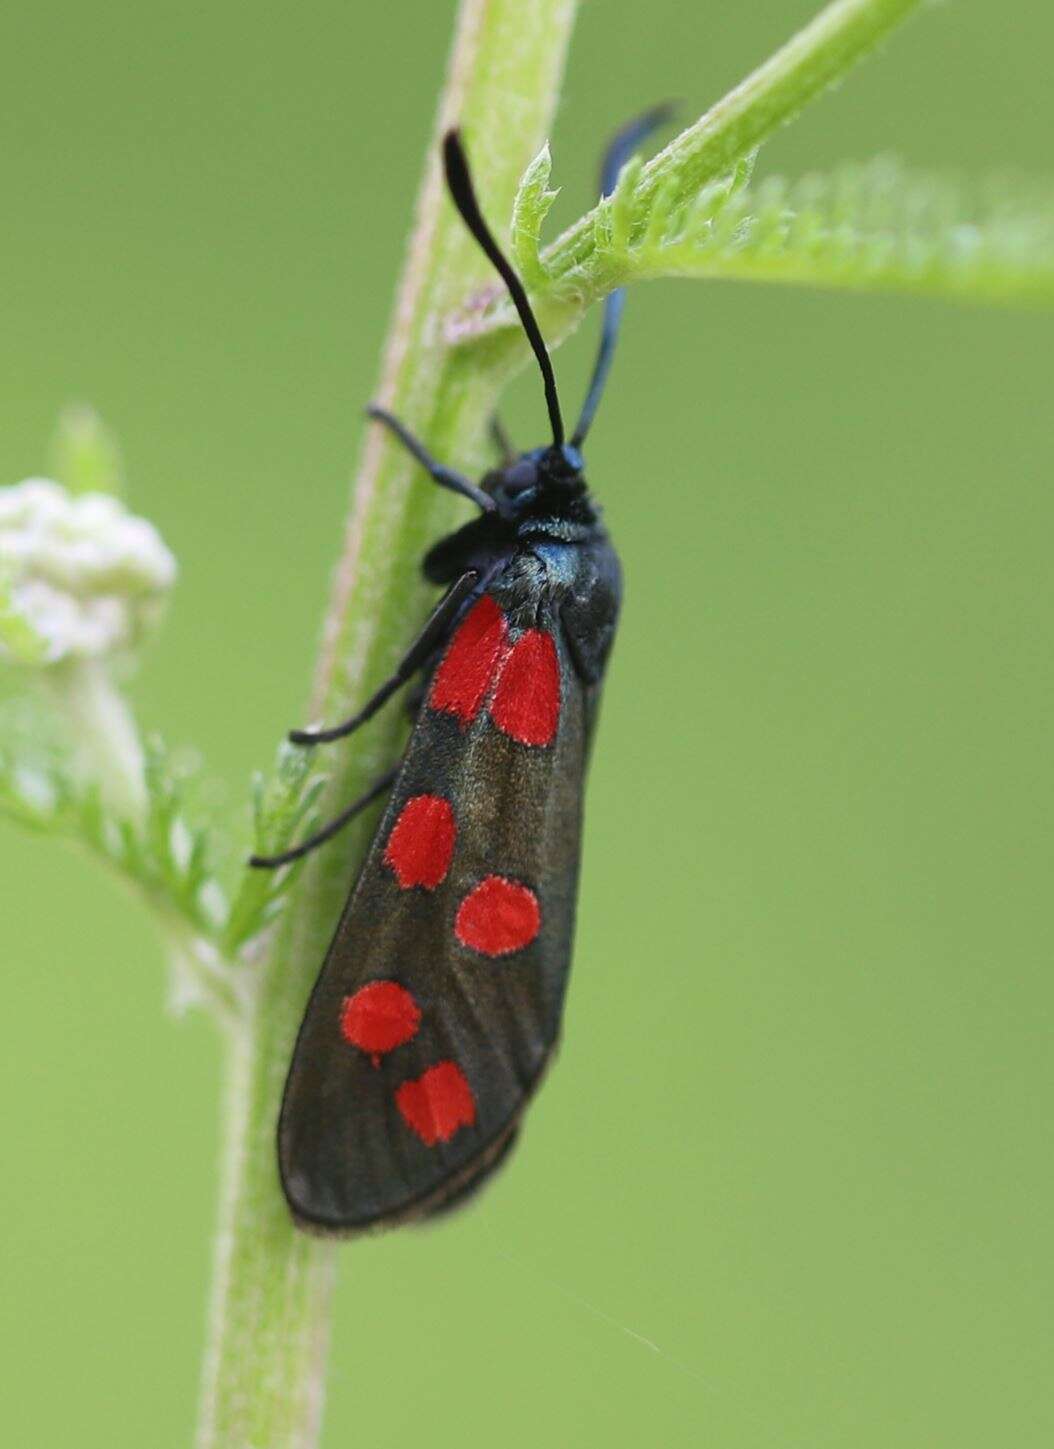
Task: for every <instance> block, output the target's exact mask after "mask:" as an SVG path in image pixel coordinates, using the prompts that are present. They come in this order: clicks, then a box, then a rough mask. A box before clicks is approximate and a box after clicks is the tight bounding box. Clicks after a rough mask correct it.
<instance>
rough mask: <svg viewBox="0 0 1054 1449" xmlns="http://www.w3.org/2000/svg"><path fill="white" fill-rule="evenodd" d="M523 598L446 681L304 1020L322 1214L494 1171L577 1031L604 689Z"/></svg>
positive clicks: (308, 1193)
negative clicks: (595, 698) (565, 1023)
mask: <svg viewBox="0 0 1054 1449" xmlns="http://www.w3.org/2000/svg"><path fill="white" fill-rule="evenodd" d="M497 592H499V594H501V593H502V591H501V590H498V591H497ZM502 597H503V603H502V604H501V605H499V604H498V603H496V602H495V599H494V598H493V597H492V596H490V595H484V596H483V598H482V599H480V600H479V601H478V602H477V603H476V604H475V605H474V606H473V609H472V610H471V612H470V613H469V614H468V616H467V617H466V618H465V620H464V621H463V622H462V624H461V625H460V626H459V629H458V631H457V633H456V634H455V636H454V639H453V640H452V642H451V644H450V646H449V647H448V649H447V652H446V655H445V656H444V659H443V661H442V662H441V664H440V665H439V667H438V669H437V671H436V673H435V676H434V677H433V679H432V681H431V684H430V687H429V693H428V696H427V697H426V700H425V703H424V705H423V707H422V710H421V714H420V716H419V718H418V721H417V723H416V725H415V728H414V731H413V735H412V738H411V741H410V745H409V748H408V750H407V754H406V759H405V761H404V764H403V768H402V770H401V773H400V776H399V779H398V781H397V783H396V786H395V788H394V790H393V792H392V796H391V799H390V801H389V804H388V807H387V809H386V811H385V815H384V818H383V820H382V822H381V825H380V828H379V830H378V833H377V835H376V837H375V839H374V842H373V845H372V846H371V849H370V853H369V855H368V857H367V860H366V863H365V866H364V867H363V871H362V874H361V877H360V879H359V881H358V884H357V886H356V888H355V891H354V892H353V894H352V896H351V899H350V901H349V903H348V905H347V907H346V909H345V912H344V915H343V917H342V919H341V922H340V925H339V926H338V928H337V932H336V935H335V936H334V939H333V942H332V945H331V946H330V949H329V952H328V954H327V956H326V960H325V963H324V965H323V968H322V972H321V974H320V976H319V979H318V982H317V984H316V986H315V989H314V992H313V994H312V997H311V1001H310V1005H309V1007H308V1011H307V1014H306V1017H305V1020H304V1024H303V1026H302V1028H301V1031H300V1036H299V1038H298V1040H297V1045H296V1050H295V1053H294V1056H293V1061H292V1066H291V1067H290V1071H289V1078H288V1081H287V1084H286V1093H285V1099H284V1102H283V1106H282V1116H281V1122H280V1126H279V1160H280V1167H281V1174H282V1182H283V1186H284V1189H285V1192H286V1196H287V1197H288V1199H289V1202H290V1205H291V1207H292V1208H293V1211H294V1213H295V1214H296V1216H297V1217H298V1218H299V1219H300V1220H301V1221H304V1222H306V1223H310V1224H314V1225H315V1226H318V1227H321V1228H331V1229H345V1230H348V1229H354V1228H363V1227H367V1226H370V1225H373V1224H376V1223H379V1222H383V1221H386V1220H396V1219H399V1218H403V1217H410V1216H414V1215H415V1214H420V1213H424V1212H427V1211H429V1210H431V1209H434V1208H436V1207H438V1206H441V1205H442V1204H443V1203H444V1202H445V1201H446V1200H447V1199H448V1198H450V1197H452V1196H453V1195H455V1194H456V1193H458V1192H459V1191H461V1190H463V1188H464V1187H465V1185H466V1184H467V1183H470V1182H471V1181H472V1180H473V1179H475V1178H478V1177H479V1176H480V1175H481V1174H482V1173H484V1172H486V1171H487V1169H488V1166H489V1164H490V1163H491V1162H492V1161H493V1160H495V1159H497V1158H498V1157H499V1156H500V1155H501V1153H502V1151H503V1148H504V1146H505V1144H506V1141H507V1139H508V1137H509V1134H510V1133H511V1132H512V1131H514V1129H515V1126H516V1123H517V1119H518V1117H519V1114H520V1112H521V1111H522V1109H523V1106H524V1104H525V1102H526V1100H527V1098H528V1097H529V1096H530V1093H531V1092H532V1090H533V1088H534V1086H535V1085H536V1083H537V1081H538V1079H539V1077H540V1075H541V1073H542V1070H543V1068H544V1066H545V1063H546V1059H547V1058H548V1056H549V1053H550V1052H551V1050H552V1047H553V1044H554V1042H555V1040H556V1037H557V1033H558V1030H559V1025H560V1015H561V1009H562V1004H563V996H564V988H565V984H566V980H567V970H568V965H569V959H570V950H571V936H572V931H573V925H574V910H575V893H576V886H577V876H578V855H579V838H580V826H581V808H582V799H581V796H582V784H583V774H584V767H585V758H586V752H587V735H588V732H589V715H590V713H591V705H592V701H591V699H590V698H589V697H588V696H590V695H591V694H592V690H591V689H588V690H587V689H586V688H585V687H584V686H583V684H582V682H581V680H580V678H579V676H578V674H577V672H576V670H575V667H574V664H573V662H572V659H571V655H570V653H569V649H568V644H567V640H566V638H565V636H564V631H563V628H562V626H561V623H560V619H559V614H558V612H557V610H556V609H555V607H554V606H552V605H551V604H550V603H549V601H548V600H547V599H546V598H545V597H540V596H537V595H535V596H533V597H531V596H530V594H528V595H527V596H526V597H525V596H524V595H523V593H522V591H521V592H520V593H519V594H518V595H517V596H516V597H514V598H511V599H510V598H508V597H505V596H504V595H502Z"/></svg>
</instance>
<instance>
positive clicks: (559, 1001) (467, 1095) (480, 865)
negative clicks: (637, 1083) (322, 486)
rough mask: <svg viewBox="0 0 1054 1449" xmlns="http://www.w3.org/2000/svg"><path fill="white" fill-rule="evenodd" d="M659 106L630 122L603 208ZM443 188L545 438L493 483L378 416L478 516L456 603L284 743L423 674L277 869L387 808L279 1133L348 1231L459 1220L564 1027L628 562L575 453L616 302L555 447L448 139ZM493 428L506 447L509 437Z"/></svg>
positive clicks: (462, 539) (313, 1216)
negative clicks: (320, 820)
mask: <svg viewBox="0 0 1054 1449" xmlns="http://www.w3.org/2000/svg"><path fill="white" fill-rule="evenodd" d="M665 115H666V108H662V109H659V110H655V111H652V112H649V113H648V114H647V115H645V116H642V117H640V118H639V119H638V120H636V121H634V122H633V123H632V124H630V125H629V126H627V127H626V128H625V129H624V130H623V131H622V132H620V133H619V135H618V136H617V137H616V138H615V140H614V141H613V143H612V145H611V147H610V148H609V151H608V153H607V155H606V157H605V160H604V166H603V172H602V178H601V186H602V190H603V191H604V192H605V193H607V192H609V191H610V190H611V189H612V187H613V186H614V183H615V180H616V179H617V176H618V172H619V170H620V169H621V167H622V165H623V164H624V162H625V161H626V159H627V158H628V157H629V155H630V154H631V152H632V151H633V149H634V148H635V147H636V145H637V144H638V142H639V141H640V140H641V139H642V138H643V137H644V136H645V135H647V133H648V132H649V131H650V130H651V129H652V128H653V127H654V126H655V125H657V124H658V123H659V122H660V121H661V120H662V119H664V118H665ZM443 160H444V164H445V169H446V180H447V186H448V188H449V191H450V195H451V197H452V199H453V201H454V204H455V205H456V207H457V209H458V211H459V212H460V214H461V216H462V218H463V220H464V222H465V224H466V226H467V227H468V229H469V231H470V232H471V233H472V235H473V237H474V238H475V239H476V241H477V242H478V243H479V245H480V246H481V247H482V249H483V251H484V252H485V253H486V255H487V256H488V258H489V259H490V261H491V262H492V263H493V265H494V267H495V268H496V270H497V271H498V272H499V274H500V275H501V277H502V279H503V280H504V282H505V285H506V286H507V288H508V291H509V294H510V296H511V298H512V301H513V303H514V304H515V307H516V310H517V312H518V313H519V317H520V321H521V322H522V324H523V329H524V331H525V333H526V334H527V338H528V341H529V342H530V344H531V347H532V349H533V351H534V355H535V357H536V359H537V362H538V366H539V368H540V370H541V374H542V379H543V382H544V385H545V399H546V404H547V407H548V411H549V422H550V425H551V427H552V435H553V438H552V442H551V443H549V444H547V445H545V446H544V447H541V448H535V449H533V450H532V451H531V452H528V453H523V454H520V455H519V456H515V455H513V454H512V453H511V452H510V451H509V450H508V449H507V448H505V449H504V454H505V456H504V459H503V462H502V465H501V466H500V467H498V468H496V469H494V470H493V471H492V472H489V473H487V475H486V476H485V477H484V478H483V480H482V482H481V484H480V486H479V487H476V486H475V485H474V484H473V483H471V482H470V481H469V480H468V479H467V478H464V477H462V476H461V475H460V474H458V473H455V472H453V471H452V470H450V469H448V468H446V467H444V466H443V465H442V464H440V463H437V462H436V461H435V460H434V459H432V458H431V457H430V456H429V454H428V453H427V452H426V450H425V449H424V448H423V447H422V445H421V444H420V443H419V442H418V441H417V440H416V439H415V438H413V437H412V436H411V435H410V434H409V433H408V432H407V431H406V430H405V429H404V428H403V427H402V425H401V424H400V423H399V422H398V421H397V420H396V419H395V418H394V417H392V416H391V415H390V414H389V413H387V412H385V411H383V410H382V409H381V408H376V407H375V408H371V409H370V414H371V416H372V417H374V418H375V419H377V421H379V422H381V423H383V424H384V425H385V426H386V427H388V428H389V429H390V430H391V431H392V432H393V433H394V434H395V436H396V437H397V438H399V440H400V441H401V442H402V443H403V444H404V446H405V447H406V448H408V449H409V451H410V452H411V453H412V454H413V456H414V457H415V458H416V459H417V460H418V462H419V463H420V464H421V465H422V466H423V467H424V468H425V469H426V470H427V471H428V473H429V474H430V475H431V477H432V478H433V479H434V481H435V482H436V483H438V484H440V485H441V486H443V487H446V488H451V489H454V490H455V491H456V492H458V493H461V494H463V495H464V496H465V497H467V498H469V499H471V500H472V502H473V503H475V504H476V506H477V507H478V509H479V517H478V518H475V519H474V520H473V521H472V522H470V523H467V524H465V525H464V527H462V528H459V529H458V530H457V531H456V532H455V533H452V534H450V535H449V536H448V537H446V538H443V539H441V540H440V541H439V542H438V543H437V544H436V545H435V546H434V547H433V548H432V549H431V550H430V551H429V553H428V554H427V555H426V557H425V559H424V563H423V570H424V574H425V577H426V578H427V579H428V580H429V582H431V583H434V584H439V585H446V586H447V592H446V593H445V595H444V596H443V598H442V600H441V602H440V603H439V605H438V606H437V608H436V609H435V611H434V612H433V613H432V615H431V617H430V618H429V619H428V621H427V623H426V624H425V627H424V629H423V630H422V632H421V634H420V635H419V637H418V638H417V640H416V642H415V643H414V644H413V645H412V646H411V648H410V649H409V651H408V652H407V654H406V656H405V658H404V659H403V661H402V663H401V664H400V665H399V667H398V669H397V670H396V671H395V673H394V674H393V675H392V677H391V678H390V679H389V680H388V681H387V682H386V683H385V684H384V685H382V686H381V688H380V689H379V690H377V692H376V693H375V694H374V695H373V697H372V698H371V699H370V700H369V701H368V702H367V703H366V705H365V706H364V707H363V709H361V710H360V711H359V713H358V714H356V715H355V716H354V717H353V718H351V719H349V720H346V721H345V722H344V723H343V724H340V725H336V726H335V727H333V728H331V729H322V730H297V731H294V732H293V733H292V734H291V736H290V738H291V739H293V740H294V741H296V742H298V743H300V744H304V745H315V744H321V743H323V742H324V741H328V740H335V739H340V738H342V737H343V736H345V735H348V734H350V733H351V732H352V731H353V730H355V729H356V728H357V727H358V726H359V725H360V724H362V723H363V722H364V721H365V720H367V719H369V718H370V716H371V715H373V714H374V713H375V711H376V710H378V709H379V708H380V707H381V705H383V704H384V702H385V701H386V700H387V699H388V698H389V697H390V696H391V695H392V694H393V693H394V692H395V690H396V689H397V688H398V687H399V686H400V685H401V684H404V683H407V682H408V681H410V680H411V679H413V678H414V677H415V676H419V677H420V679H421V681H422V687H421V688H420V689H419V692H418V697H417V699H416V700H415V711H414V712H415V723H414V726H413V730H412V733H411V736H410V741H409V744H408V746H407V749H406V752H405V754H404V756H403V758H402V760H401V762H400V763H399V764H398V765H397V766H396V768H395V769H393V770H391V771H390V772H389V773H387V774H386V775H385V776H384V777H383V778H382V779H380V780H378V781H377V783H376V784H375V785H374V786H373V788H372V789H370V790H369V791H368V792H367V793H366V794H365V795H364V796H363V797H362V798H361V799H360V800H356V801H355V802H354V804H352V805H351V806H350V807H349V808H348V809H347V810H345V811H344V812H343V813H342V814H341V815H340V816H339V817H338V818H337V819H336V820H334V821H333V822H332V823H331V824H330V825H328V826H326V828H325V829H323V830H321V831H319V832H318V834H317V835H315V836H313V837H312V838H311V839H309V840H307V841H305V842H304V843H303V844H301V845H299V846H297V847H296V848H295V849H293V850H289V851H286V852H284V853H283V854H282V855H278V856H268V857H263V856H255V857H253V861H252V863H253V864H254V865H258V866H279V865H283V864H286V863H287V862H289V861H290V860H293V859H296V858H297V857H298V856H301V855H303V854H305V853H306V852H307V851H309V850H312V849H314V848H315V847H316V846H317V845H320V844H322V843H323V841H325V840H328V839H330V838H331V837H332V836H333V835H334V834H335V833H336V831H337V830H339V829H340V827H341V826H342V825H344V824H345V823H346V822H347V821H349V820H350V819H351V818H352V817H353V816H354V815H355V814H356V813H357V812H358V811H360V810H361V809H363V808H364V807H365V806H366V805H367V804H369V803H370V801H372V800H374V799H376V798H378V797H379V796H380V795H382V794H384V793H385V792H386V791H389V790H390V795H389V798H388V804H387V807H386V809H385V811H384V815H383V818H382V820H381V824H380V828H379V829H378V831H377V834H376V836H375V837H374V840H373V843H372V845H371V847H370V850H369V854H368V855H367V857H366V862H365V864H364V866H363V868H362V871H361V874H360V875H359V878H358V880H357V882H356V884H355V887H354V889H353V890H352V892H351V895H350V897H349V900H348V903H347V906H346V907H345V910H344V914H343V916H342V917H341V921H340V924H339V925H338V927H337V931H336V934H335V936H334V938H333V942H332V944H331V945H330V948H329V951H328V953H327V955H326V959H325V962H324V963H323V966H322V970H321V973H320V974H319V978H318V981H317V983H316V985H315V988H314V990H313V992H312V994H311V999H310V1001H309V1003H308V1007H307V1012H306V1014H305V1016H304V1021H303V1025H302V1026H301V1028H300V1034H299V1036H298V1038H297V1043H296V1048H295V1050H294V1053H293V1060H292V1064H291V1066H290V1068H289V1076H288V1079H287V1081H286V1087H285V1096H284V1099H283V1103H282V1110H281V1116H280V1119H279V1126H278V1162H279V1170H280V1174H281V1180H282V1187H283V1189H284V1191H285V1195H286V1198H287V1199H288V1202H289V1205H290V1207H291V1209H292V1211H293V1215H294V1217H295V1218H296V1219H297V1220H298V1221H299V1222H300V1223H301V1224H302V1225H304V1226H306V1227H311V1228H314V1229H316V1230H328V1231H337V1232H339V1231H343V1232H350V1231H354V1230H360V1229H364V1228H369V1227H374V1226H378V1225H383V1224H391V1223H395V1222H399V1221H404V1220H407V1219H411V1218H419V1217H423V1216H425V1215H427V1214H428V1213H432V1212H436V1211H437V1210H439V1209H443V1208H447V1207H449V1206H451V1205H452V1204H453V1203H454V1202H456V1201H458V1200H459V1199H460V1198H462V1197H464V1196H466V1195H467V1194H468V1193H470V1192H471V1191H473V1190H474V1189H475V1188H476V1187H477V1186H478V1185H479V1184H480V1183H481V1182H482V1181H483V1180H484V1178H485V1177H486V1176H487V1175H488V1174H489V1173H490V1172H491V1171H492V1169H493V1168H494V1167H495V1166H496V1165H497V1163H498V1162H499V1161H500V1160H501V1158H502V1157H503V1156H504V1155H505V1154H506V1153H507V1151H508V1150H509V1147H510V1146H511V1144H512V1142H513V1139H514V1138H515V1135H516V1132H517V1128H518V1126H519V1122H520V1117H521V1115H522V1113H523V1110H524V1107H525V1106H526V1104H527V1102H528V1100H529V1099H530V1097H531V1095H532V1093H533V1092H534V1090H535V1088H536V1087H537V1086H538V1083H539V1081H540V1079H541V1076H542V1074H543V1072H544V1070H545V1067H546V1064H547V1062H548V1060H549V1057H550V1055H551V1054H552V1051H553V1048H554V1045H555V1043H556V1039H557V1035H558V1032H559V1027H560V1017H561V1011H562V1006H563V999H564V991H565V987H566V984H567V975H568V968H569V965H570V955H571V938H572V932H573V926H574V914H575V895H576V888H577V880H578V860H579V842H580V835H581V822H582V790H583V782H584V778H585V771H586V762H587V758H588V754H589V745H590V739H591V736H592V733H593V729H594V726H595V723H596V715H597V707H598V703H599V697H600V687H601V681H602V679H603V675H604V669H605V666H606V664H607V659H608V654H609V651H610V649H611V643H612V639H613V637H614V633H615V624H616V621H617V617H618V609H619V600H620V595H621V579H620V570H619V562H618V558H617V556H616V554H615V551H614V549H613V548H612V546H611V543H610V541H609V539H608V536H607V534H606V532H605V530H604V527H603V524H602V522H601V518H600V513H599V510H598V509H597V507H596V505H595V504H594V503H593V501H592V498H591V497H590V494H589V492H588V490H587V488H586V482H585V475H584V465H583V462H582V454H581V451H580V449H581V446H582V442H583V440H584V438H585V436H586V432H587V431H588V428H589V425H590V423H591V422H592V420H593V415H594V413H595V411H596V407H597V404H598V402H599V400H600V396H601V393H602V391H603V388H604V384H605V382H606V380H607V374H608V370H609V368H610V365H611V359H612V353H613V350H614V346H615V341H616V337H617V333H618V328H619V322H620V320H621V316H622V304H623V295H622V293H621V292H615V293H614V294H613V295H612V296H611V297H609V298H608V301H607V303H606V305H605V309H604V320H603V330H602V336H601V343H600V349H599V352H598V355H597V360H596V363H595V366H594V370H593V375H592V379H591V381H590V385H589V389H588V392H587V394H586V400H585V403H584V405H583V408H582V413H581V416H580V418H579V421H578V425H577V426H576V428H575V430H574V432H573V434H572V435H571V438H570V439H569V440H568V439H567V438H566V435H565V432H564V424H563V419H562V417H561V413H560V403H559V399H558V397H557V392H556V380H555V378H554V375H553V369H552V364H551V362H550V359H549V354H548V352H547V351H546V347H545V343H544V341H543V339H542V336H541V332H540V330H539V328H538V324H537V322H536V320H535V318H534V315H533V313H532V311H531V308H530V304H529V302H528V300H527V295H526V292H525V291H524V288H523V285H522V283H521V282H520V280H519V278H518V277H517V275H516V273H515V272H514V271H513V269H512V267H511V266H510V264H509V263H508V261H507V260H506V259H505V257H504V256H503V255H502V253H501V251H500V250H499V248H498V246H497V244H496V242H495V241H494V238H493V237H492V235H491V233H490V231H489V229H488V227H487V224H486V222H485V221H484V219H483V216H482V214H481V212H480V209H479V205H478V203H477V201H476V197H475V194H474V191H473V187H472V181H471V177H470V175H469V170H468V165H467V162H466V159H465V154H464V152H463V150H462V147H461V143H460V141H459V139H458V136H457V133H456V132H451V133H450V134H449V135H447V137H446V138H445V141H444V146H443ZM495 431H496V436H497V437H498V438H499V440H500V438H501V434H500V430H498V429H496V430H495Z"/></svg>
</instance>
